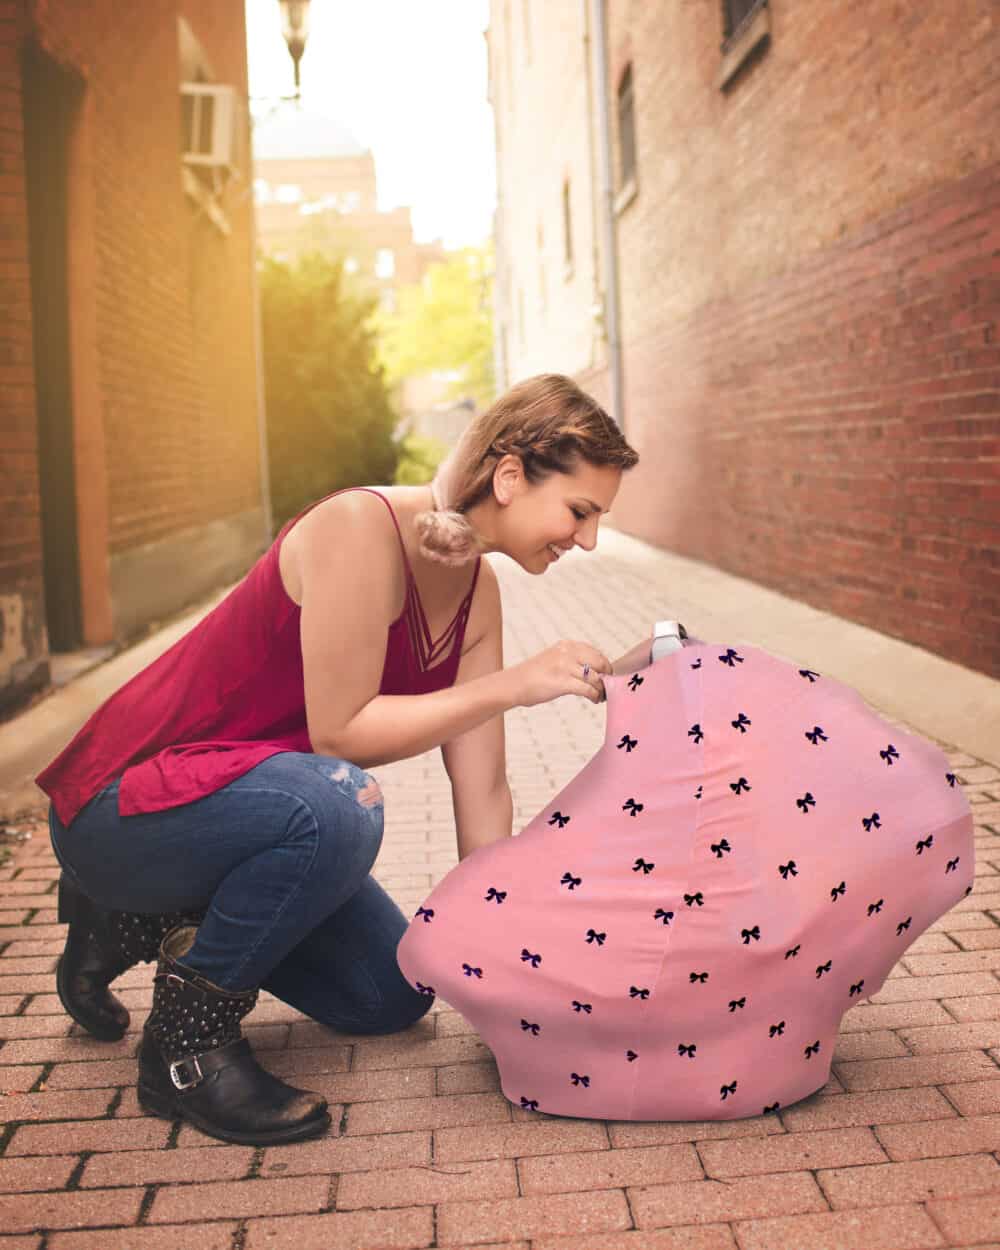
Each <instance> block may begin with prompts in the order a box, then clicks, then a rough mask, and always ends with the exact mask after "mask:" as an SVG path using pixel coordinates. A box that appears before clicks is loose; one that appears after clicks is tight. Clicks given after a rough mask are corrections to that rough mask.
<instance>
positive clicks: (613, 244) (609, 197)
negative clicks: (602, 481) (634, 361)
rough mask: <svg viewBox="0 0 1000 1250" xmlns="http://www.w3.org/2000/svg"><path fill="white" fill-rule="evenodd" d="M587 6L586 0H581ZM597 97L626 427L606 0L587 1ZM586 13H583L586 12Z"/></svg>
mask: <svg viewBox="0 0 1000 1250" xmlns="http://www.w3.org/2000/svg"><path fill="white" fill-rule="evenodd" d="M582 2H583V5H584V7H586V5H587V3H588V0H582ZM589 3H590V25H591V31H592V38H591V41H590V46H591V50H592V55H593V65H594V88H595V94H596V98H597V146H598V150H599V157H600V178H601V194H600V200H599V203H600V206H601V226H602V229H603V235H604V333H605V337H606V338H607V341H608V367H609V369H610V373H611V416H612V417H613V418H614V420H615V421H616V422H617V424H618V427H619V429H622V430H624V428H625V388H624V384H623V377H622V346H621V332H620V328H619V327H620V321H621V317H620V310H619V303H618V234H617V228H616V218H615V179H614V170H613V168H612V163H611V116H610V109H609V107H608V14H607V0H589ZM585 16H586V14H585Z"/></svg>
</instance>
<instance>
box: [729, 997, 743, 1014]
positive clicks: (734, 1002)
mask: <svg viewBox="0 0 1000 1250" xmlns="http://www.w3.org/2000/svg"><path fill="white" fill-rule="evenodd" d="M746 1005H747V996H746V994H744V995H743V997H742V998H733V999H730V1001H729V1010H730V1011H735V1010H736V1008H737V1007H745V1006H746Z"/></svg>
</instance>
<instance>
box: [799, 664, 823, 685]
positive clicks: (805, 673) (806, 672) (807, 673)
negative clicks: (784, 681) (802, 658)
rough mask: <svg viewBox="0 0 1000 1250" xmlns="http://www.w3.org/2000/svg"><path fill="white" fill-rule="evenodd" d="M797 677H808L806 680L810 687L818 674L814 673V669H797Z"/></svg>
mask: <svg viewBox="0 0 1000 1250" xmlns="http://www.w3.org/2000/svg"><path fill="white" fill-rule="evenodd" d="M799 676H800V677H808V678H809V684H810V685H812V683H813V682H814V681H815V680H816V678H817V677H818V676H819V673H817V672H816V670H815V669H814V668H800V669H799Z"/></svg>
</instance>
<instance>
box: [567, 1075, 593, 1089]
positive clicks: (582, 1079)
mask: <svg viewBox="0 0 1000 1250" xmlns="http://www.w3.org/2000/svg"><path fill="white" fill-rule="evenodd" d="M569 1079H570V1080H571V1081H572V1082H573V1084H574V1085H584V1086H587V1085H589V1084H590V1077H589V1076H580V1074H579V1073H578V1072H571V1073H570V1078H569Z"/></svg>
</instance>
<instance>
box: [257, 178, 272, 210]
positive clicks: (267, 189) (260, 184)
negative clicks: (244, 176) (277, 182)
mask: <svg viewBox="0 0 1000 1250" xmlns="http://www.w3.org/2000/svg"><path fill="white" fill-rule="evenodd" d="M253 198H254V199H255V200H256V201H257V203H258V204H266V203H267V202H268V200H269V199H270V198H271V184H270V183H269V182H268V180H267V179H266V178H255V179H254V180H253Z"/></svg>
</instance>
